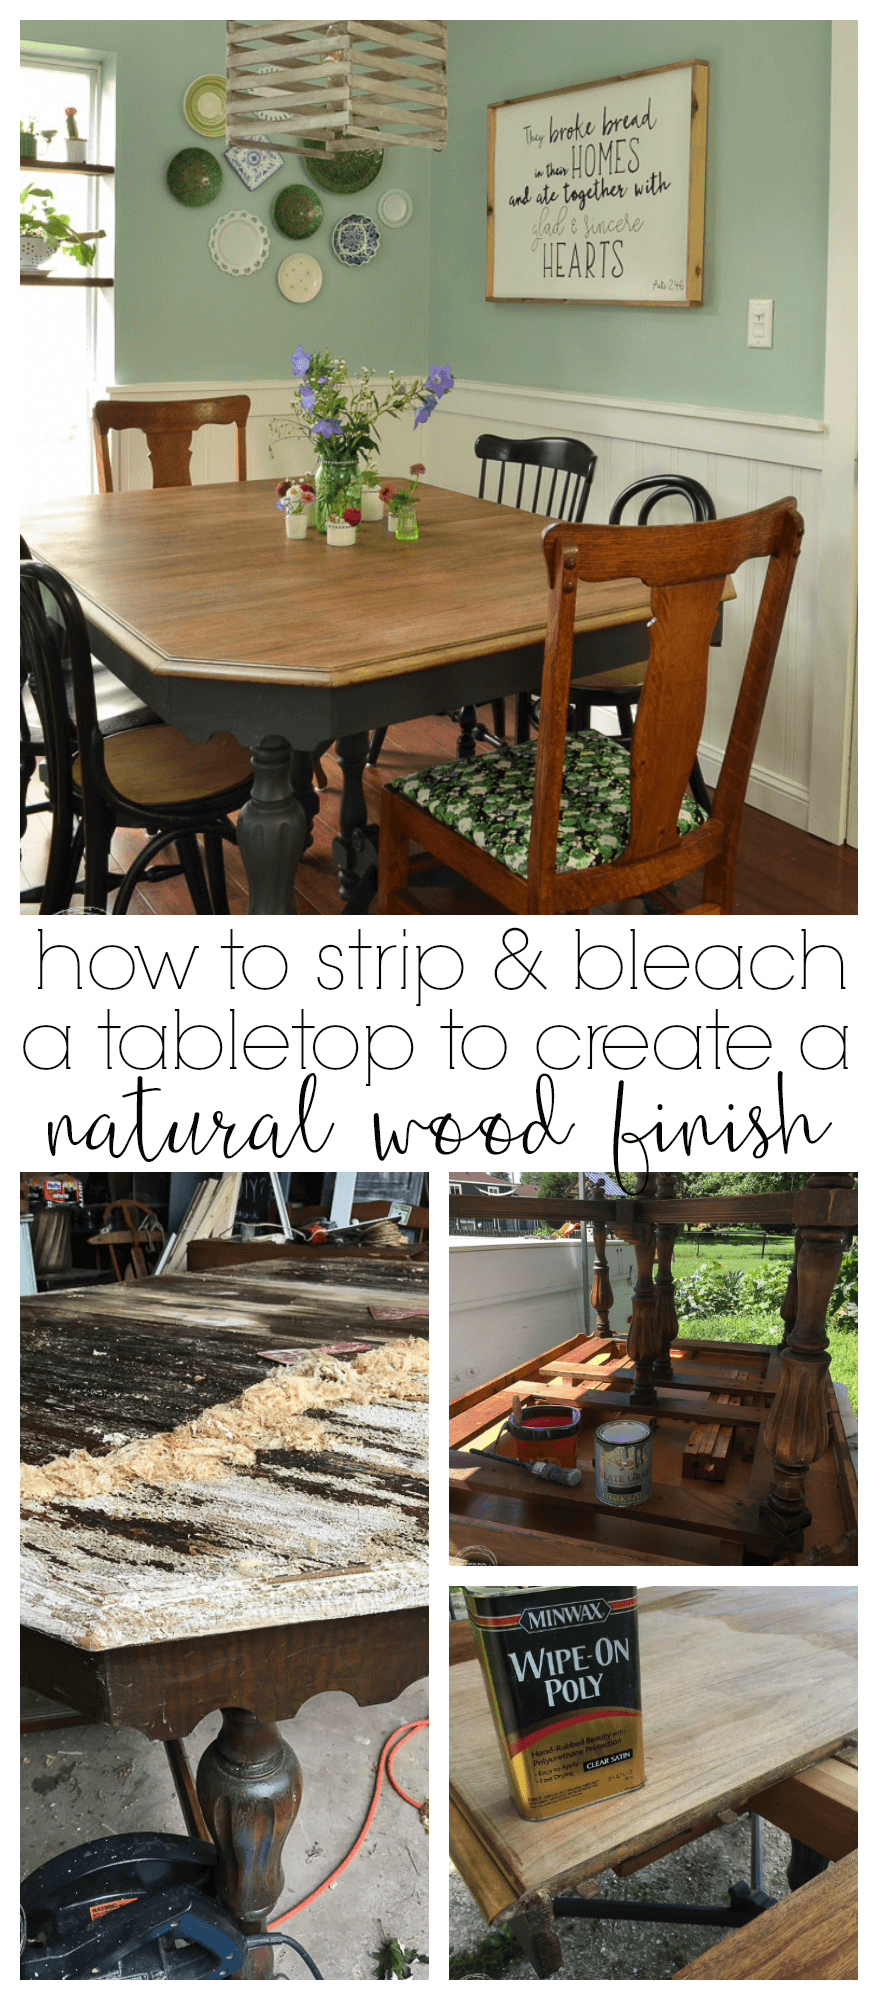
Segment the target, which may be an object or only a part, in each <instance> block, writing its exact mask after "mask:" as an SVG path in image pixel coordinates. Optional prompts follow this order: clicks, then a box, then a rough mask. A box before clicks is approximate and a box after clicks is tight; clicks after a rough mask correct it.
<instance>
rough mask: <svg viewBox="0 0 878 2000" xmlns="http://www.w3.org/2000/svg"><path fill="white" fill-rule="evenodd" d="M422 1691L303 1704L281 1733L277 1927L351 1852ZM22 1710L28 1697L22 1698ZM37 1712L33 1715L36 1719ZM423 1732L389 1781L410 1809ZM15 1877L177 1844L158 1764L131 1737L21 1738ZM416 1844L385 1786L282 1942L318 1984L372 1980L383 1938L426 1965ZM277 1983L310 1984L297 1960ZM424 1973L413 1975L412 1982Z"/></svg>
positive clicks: (173, 1812)
mask: <svg viewBox="0 0 878 2000" xmlns="http://www.w3.org/2000/svg"><path fill="white" fill-rule="evenodd" d="M427 1686H428V1684H427V1681H426V1680H421V1681H416V1682H414V1684H413V1685H412V1686H411V1687H409V1688H406V1689H405V1691H404V1692H403V1693H402V1694H401V1695H400V1696H399V1697H398V1699H397V1700H396V1701H392V1702H386V1703H383V1704H380V1705H377V1706H375V1707H372V1708H358V1706H357V1704H356V1702H355V1701H354V1700H353V1699H352V1697H351V1696H350V1695H347V1694H321V1695H315V1696H314V1698H313V1699H312V1700H311V1701H307V1702H305V1704H304V1706H303V1707H302V1708H300V1709H299V1711H298V1714H297V1715H296V1717H295V1719H294V1721H292V1722H290V1723H283V1724H282V1725H281V1726H282V1729H283V1733H284V1735H285V1736H286V1737H287V1739H288V1741H289V1742H290V1743H291V1744H292V1745H293V1747H294V1749H295V1751H296V1755H297V1756H298V1758H299V1762H300V1764H301V1766H302V1771H303V1774H304V1793H303V1798H302V1805H301V1809H300V1812H299V1816H298V1819H297V1820H296V1822H295V1824H294V1826H293V1829H292V1832H291V1833H290V1836H289V1839H288V1841H287V1844H286V1847H285V1849H284V1870H285V1897H284V1900H282V1901H281V1902H279V1903H278V1905H277V1912H276V1913H277V1914H280V1913H281V1912H282V1911H283V1910H284V1909H286V1908H288V1907H289V1906H290V1905H291V1904H293V1903H296V1902H298V1901H299V1900H300V1899H301V1897H303V1896H306V1895H308V1894H309V1893H310V1891H311V1890H312V1889H314V1888H316V1887H317V1886H318V1884H319V1883H320V1882H322V1881H323V1880H324V1879H325V1877H326V1876H327V1875H329V1874H330V1873H331V1871H332V1869H333V1868H334V1867H336V1865H337V1863H338V1862H339V1861H340V1860H341V1859H342V1857H343V1855H344V1854H345V1853H346V1852H347V1849H348V1848H349V1847H350V1845H351V1843H352V1841H353V1840H354V1839H355V1838H356V1835H357V1834H358V1832H359V1830H360V1827H361V1826H362V1824H363V1820H364V1819H365V1817H366V1813H367V1810H368V1806H369V1801H370V1799H371V1796H372V1788H373V1784H374V1778H375V1766H376V1764H377V1761H378V1756H379V1754H380V1751H381V1746H382V1744H383V1743H384V1742H385V1740H386V1738H387V1737H388V1736H389V1735H390V1733H391V1731H392V1730H393V1729H395V1728H396V1726H397V1725H398V1724H399V1723H401V1722H414V1721H416V1720H418V1719H419V1718H420V1717H421V1716H424V1715H426V1714H427ZM24 1699H25V1701H26V1703H27V1705H28V1706H29V1707H30V1706H33V1705H34V1703H35V1702H36V1701H37V1700H38V1697H36V1696H32V1695H26V1696H25V1697H24ZM48 1706H49V1704H46V1707H48ZM219 1723H220V1717H219V1715H210V1716H205V1718H204V1720H203V1721H202V1722H200V1723H199V1725H198V1728H197V1729H196V1730H195V1731H194V1732H193V1734H192V1735H191V1736H190V1737H189V1738H188V1739H187V1750H188V1754H189V1759H190V1763H191V1765H192V1767H193V1770H194V1769H195V1767H196V1766H197V1763H198V1759H199V1757H200V1755H201V1752H202V1750H203V1749H204V1748H205V1746H206V1745H207V1744H208V1743H209V1742H210V1741H211V1740H212V1738H213V1737H214V1736H216V1734H217V1730H218V1728H219ZM428 1736H429V1732H428V1731H427V1730H422V1731H420V1732H419V1734H418V1735H417V1736H415V1737H413V1738H412V1740H411V1742H410V1743H406V1744H405V1745H404V1746H403V1748H402V1749H401V1750H400V1752H399V1755H398V1756H397V1758H396V1760H395V1762H394V1774H395V1776H396V1777H397V1779H398V1781H399V1783H400V1784H401V1785H402V1786H403V1788H404V1790H405V1791H407V1792H409V1793H410V1794H411V1796H412V1798H415V1799H424V1798H426V1796H427V1792H428V1778H427V1743H428ZM21 1778H22V1788H21V1789H22V1798H21V1873H22V1876H25V1875H28V1874H30V1873H31V1871H32V1870H33V1869H34V1868H37V1867H39V1865H40V1863H41V1862H43V1861H46V1860H48V1859H49V1858H50V1857H51V1856H52V1855H55V1854H60V1853H62V1852H63V1851H64V1850H65V1849H66V1848H68V1847H74V1846H77V1845H79V1843H80V1842H82V1841H86V1840H90V1839H97V1838H99V1837H100V1836H101V1835H105V1834H108V1833H135V1832H150V1833H182V1832H184V1831H185V1828H184V1826H183V1821H182V1816H181V1813H180V1808H179V1805H178V1803H177V1797H176V1793H175V1791H174V1788H173V1784H172V1782H171V1777H170V1772H169V1769H168V1763H167V1759H166V1756H165V1752H164V1750H163V1748H162V1746H161V1744H159V1743H149V1742H147V1740H146V1738H145V1737H143V1736H140V1735H139V1734H138V1733H137V1732H136V1731H135V1730H131V1729H118V1730H115V1729H110V1728H108V1727H106V1726H104V1725H103V1724H94V1725H90V1726H82V1727H79V1726H73V1727H69V1728H65V1729H58V1730H51V1731H49V1730H45V1731H40V1732H38V1733H35V1734H33V1735H27V1736H22V1738H21ZM427 1847H428V1843H427V1835H426V1832H425V1829H424V1827H423V1826H422V1824H421V1820H420V1817H419V1815H418V1813H417V1812H415V1811H414V1810H413V1808H412V1807H411V1806H409V1805H406V1804H405V1802H404V1801H403V1800H402V1799H401V1798H399V1797H398V1795H397V1793H396V1792H395V1791H394V1790H393V1787H392V1786H391V1785H389V1784H388V1783H387V1781H386V1780H385V1783H384V1786H383V1789H382V1794H381V1800H380V1803H379V1806H378V1810H377V1813H376V1816H375V1819H374V1821H373V1823H372V1827H371V1829H370V1832H369V1836H368V1838H367V1840H366V1842H365V1843H364V1845H363V1847H362V1848H361V1849H360V1852H359V1854H358V1855H357V1856H356V1859H355V1860H354V1861H352V1862H351V1864H350V1867H349V1868H348V1869H347V1870H346V1872H345V1874H344V1875H343V1876H342V1878H341V1880H340V1881H339V1882H338V1883H337V1884H336V1886H335V1887H334V1888H332V1889H327V1890H326V1891H325V1893H324V1895H323V1896H320V1897H318V1899H317V1901H316V1902H315V1903H312V1904H311V1906H310V1908H309V1909H307V1910H304V1911H303V1912H302V1914H301V1916H298V1917H295V1918H293V1919H292V1920H291V1922H290V1924H289V1926H288V1928H289V1930H290V1931H291V1933H292V1935H293V1936H294V1937H296V1938H298V1939H299V1941H300V1943H302V1944H303V1945H304V1946H305V1948H306V1950H307V1951H309V1952H310V1953H311V1956H312V1958H313V1959H314V1960H315V1962H316V1964H317V1965H318V1966H319V1968H320V1971H321V1972H322V1974H323V1977H324V1979H371V1978H373V1977H374V1974H375V1967H374V1965H373V1963H372V1959H371V1957H370V1953H371V1952H373V1951H376V1950H377V1949H378V1948H379V1946H380V1945H381V1944H382V1942H383V1940H384V1936H385V1935H386V1936H388V1937H395V1938H398V1939H399V1941H400V1943H401V1944H403V1945H405V1946H409V1945H414V1946H415V1948H416V1949H417V1950H418V1951H421V1952H424V1953H426V1952H427V1950H428V1948H429V1947H428V1942H427ZM276 1964H277V1976H280V1977H284V1978H292V1979H298V1978H302V1979H306V1980H308V1979H310V1978H311V1974H310V1972H309V1971H308V1968H307V1966H305V1965H304V1964H303V1963H302V1961H301V1960H299V1959H296V1958H294V1956H293V1954H292V1953H291V1952H288V1951H279V1952H278V1954H277V1960H276ZM428 1974H429V1967H428V1966H426V1965H418V1964H414V1965H413V1967H412V1977H413V1978H414V1979H426V1978H427V1977H428Z"/></svg>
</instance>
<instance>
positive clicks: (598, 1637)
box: [464, 1584, 646, 1820]
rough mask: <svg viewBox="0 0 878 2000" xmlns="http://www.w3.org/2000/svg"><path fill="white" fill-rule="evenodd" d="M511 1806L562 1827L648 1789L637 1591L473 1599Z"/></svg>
mask: <svg viewBox="0 0 878 2000" xmlns="http://www.w3.org/2000/svg"><path fill="white" fill-rule="evenodd" d="M464 1597H465V1599H466V1608H467V1611H468V1613H469V1620H470V1624H471V1626H472V1629H473V1633H474V1636H475V1641H476V1653H477V1655H478V1660H479V1665H480V1667H481V1670H482V1677H483V1679H484V1683H485V1688H486V1691H487V1696H488V1702H489V1706H490V1710H491V1716H492V1719H493V1723H494V1728H495V1730H496V1733H497V1740H498V1743H499V1745H500V1752H501V1755H502V1758H503V1766H504V1771H505V1774H506V1782H507V1785H508V1787H509V1794H510V1797H511V1799H512V1803H513V1805H514V1807H515V1809H516V1812H518V1813H519V1814H520V1815H521V1818H522V1819H530V1820H541V1819H555V1818H556V1817H557V1816H558V1814H560V1813H565V1812H574V1811H576V1810H577V1808H578V1807H580V1806H588V1805H596V1804H597V1803H598V1801H599V1800H602V1799H610V1798H614V1797H616V1796H617V1795H618V1794H619V1793H620V1792H633V1791H637V1790H639V1788H640V1786H641V1785H642V1784H644V1783H645V1780H646V1773H645V1770H644V1764H643V1723H642V1713H641V1702H640V1652H639V1647H638V1635H637V1591H636V1589H634V1588H632V1587H631V1586H630V1585H627V1584H626V1585H622V1584H618V1585H612V1584H609V1585H607V1586H606V1587H605V1588H604V1589H603V1590H602V1591H600V1592H597V1591H595V1592H592V1591H589V1590H587V1589H584V1588H581V1587H578V1586H577V1585H576V1584H568V1585H564V1586H561V1587H560V1588H558V1587H550V1588H545V1589H540V1588H539V1587H535V1586H532V1585H525V1586H523V1587H520V1588H513V1589H509V1590H465V1591H464Z"/></svg>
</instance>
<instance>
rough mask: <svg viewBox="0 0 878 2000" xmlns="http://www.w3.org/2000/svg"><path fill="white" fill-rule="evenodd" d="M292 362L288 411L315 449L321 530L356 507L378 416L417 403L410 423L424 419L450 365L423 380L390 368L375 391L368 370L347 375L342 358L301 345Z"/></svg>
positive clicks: (448, 384) (444, 387)
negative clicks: (294, 397)
mask: <svg viewBox="0 0 878 2000" xmlns="http://www.w3.org/2000/svg"><path fill="white" fill-rule="evenodd" d="M291 360H292V368H293V375H294V376H295V378H296V389H297V394H298V402H297V403H294V404H293V410H294V413H295V417H296V420H297V422H298V425H299V428H300V429H301V430H303V431H304V432H305V433H306V435H307V436H308V437H309V439H312V440H313V444H314V449H315V450H316V452H317V475H316V489H317V492H316V503H315V526H316V527H317V529H318V530H319V531H320V532H324V531H325V529H326V523H327V521H328V519H329V516H330V514H332V515H334V516H335V517H336V519H341V518H342V517H343V515H344V513H345V509H346V508H356V509H357V511H358V513H359V512H360V510H361V502H362V466H363V461H364V460H365V459H367V458H368V457H369V456H370V455H371V453H373V452H375V451H377V449H378V438H377V436H376V434H375V429H376V425H377V424H378V421H379V419H380V418H381V417H384V416H393V417H399V416H401V415H402V412H403V411H404V410H408V409H411V408H412V405H413V404H417V405H418V407H417V410H416V413H415V424H416V425H417V424H424V423H426V422H427V420H428V418H429V417H431V416H432V414H433V411H434V410H435V408H436V406H437V404H438V403H439V401H440V399H441V398H442V397H443V396H445V395H447V393H448V391H449V389H452V388H453V387H454V377H453V375H452V374H451V370H450V369H449V368H431V369H430V370H429V372H428V374H427V375H426V376H425V377H424V378H423V380H420V379H417V380H414V381H404V380H403V379H402V378H401V377H400V376H398V375H395V374H394V372H393V369H391V370H390V374H389V378H388V381H389V387H388V389H387V390H386V392H385V393H384V394H383V395H379V394H378V393H377V391H376V390H375V389H374V388H373V387H372V383H373V378H374V373H375V371H374V369H372V368H363V369H361V371H360V373H359V375H357V376H354V377H349V376H348V371H347V366H346V364H345V362H344V361H343V360H341V359H334V358H333V356H332V355H331V354H309V353H307V351H306V349H305V348H304V347H301V346H299V347H297V348H296V352H295V354H293V355H292V356H291Z"/></svg>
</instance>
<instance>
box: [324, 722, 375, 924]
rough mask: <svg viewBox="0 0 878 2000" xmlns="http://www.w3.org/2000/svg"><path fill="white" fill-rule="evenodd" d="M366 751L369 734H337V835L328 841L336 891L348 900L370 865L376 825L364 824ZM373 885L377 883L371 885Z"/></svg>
mask: <svg viewBox="0 0 878 2000" xmlns="http://www.w3.org/2000/svg"><path fill="white" fill-rule="evenodd" d="M368 751H369V736H368V733H367V731H365V730H361V731H360V732H359V733H358V734H357V735H356V736H339V737H338V739H337V741H336V745H335V754H336V756H337V758H338V761H339V763H340V765H341V769H342V794H341V803H340V805H339V809H338V836H337V838H336V839H335V840H334V841H333V843H332V858H333V861H334V862H335V864H336V866H337V868H338V885H339V894H340V896H341V899H342V902H343V903H349V902H351V900H352V899H353V897H354V896H355V895H356V894H357V891H358V889H359V888H360V885H361V881H362V880H363V878H364V876H365V875H366V873H367V871H368V872H369V875H370V882H371V873H372V869H373V867H374V856H373V849H374V844H375V840H376V837H377V831H378V829H377V827H372V826H367V825H366V819H367V812H366V794H365V792H364V790H363V772H364V770H365V768H366V758H367V756H368ZM375 886H376V887H377V883H376V885H375Z"/></svg>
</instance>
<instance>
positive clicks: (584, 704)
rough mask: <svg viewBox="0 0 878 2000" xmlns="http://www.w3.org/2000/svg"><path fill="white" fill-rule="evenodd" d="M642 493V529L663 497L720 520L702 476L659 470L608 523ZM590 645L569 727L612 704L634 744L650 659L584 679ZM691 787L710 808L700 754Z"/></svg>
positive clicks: (582, 645) (620, 501) (580, 644)
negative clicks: (637, 711) (636, 712)
mask: <svg viewBox="0 0 878 2000" xmlns="http://www.w3.org/2000/svg"><path fill="white" fill-rule="evenodd" d="M642 495H645V496H646V497H645V498H644V499H643V500H642V504H641V507H640V510H639V512H638V515H637V525H638V527H645V525H646V523H647V521H648V520H649V517H650V515H651V514H652V512H653V510H654V509H655V508H656V507H657V506H658V504H659V502H660V501H662V500H672V499H679V500H683V501H685V503H686V505H687V506H688V508H689V511H690V513H691V515H692V519H693V521H715V520H716V508H715V506H714V503H713V500H712V498H711V495H710V494H709V493H708V490H707V487H706V486H702V485H701V482H700V480H698V479H692V478H690V476H689V474H688V473H678V472H659V473H652V474H650V475H649V477H648V478H646V479H635V480H632V482H631V485H630V486H625V487H623V490H622V492H621V493H620V494H619V495H618V497H617V499H615V500H614V502H613V505H612V507H611V508H610V526H611V527H619V526H621V522H622V516H623V514H624V513H625V510H626V508H627V507H628V506H629V505H630V504H631V502H632V501H633V500H636V499H640V498H641V496H642ZM722 642H723V607H722V605H720V608H719V611H718V612H717V619H716V624H715V626H714V628H713V633H712V635H711V641H710V643H711V645H712V646H721V645H722ZM588 645H589V641H588V639H587V638H584V639H582V640H578V639H574V642H573V668H572V681H571V688H572V696H571V710H572V716H571V726H572V727H573V728H574V729H587V728H588V727H589V724H590V722H591V710H592V709H593V708H614V709H615V711H616V717H617V721H618V724H619V738H620V741H621V742H622V743H624V744H626V745H627V744H629V743H630V742H631V736H632V733H633V730H634V717H633V713H632V711H633V709H634V708H635V707H636V705H637V701H638V699H639V696H640V690H641V688H642V687H643V683H644V680H645V679H646V669H647V666H648V664H649V662H648V661H647V660H642V661H640V662H638V663H637V664H635V665H634V666H628V667H611V668H609V669H608V671H607V672H606V673H603V674H597V675H589V674H586V675H585V676H584V677H583V678H582V679H580V678H579V676H578V666H579V661H580V656H581V657H582V659H583V660H587V657H588ZM524 699H525V700H527V697H526V696H525V697H524ZM533 709H536V710H537V711H538V709H539V702H538V701H532V710H533ZM531 719H532V720H534V721H536V720H537V715H532V716H531V717H529V718H528V720H531ZM526 735H527V731H526V730H525V731H522V729H521V727H519V728H518V729H517V730H516V741H517V742H519V743H521V742H523V741H525V740H526ZM689 785H690V789H691V792H692V796H693V798H694V799H696V800H697V801H698V804H699V805H700V806H701V807H702V808H703V810H704V811H705V812H709V811H710V797H709V794H708V790H707V786H706V785H705V782H704V778H703V776H702V772H701V766H700V764H699V762H698V758H697V757H696V758H695V761H694V763H693V765H692V770H691V773H690V777H689Z"/></svg>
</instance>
